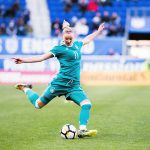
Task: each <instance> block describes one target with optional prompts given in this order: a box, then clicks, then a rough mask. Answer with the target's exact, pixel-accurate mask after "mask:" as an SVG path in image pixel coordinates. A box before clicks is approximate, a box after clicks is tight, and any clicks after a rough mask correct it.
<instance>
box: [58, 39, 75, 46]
mask: <svg viewBox="0 0 150 150" xmlns="http://www.w3.org/2000/svg"><path fill="white" fill-rule="evenodd" d="M73 44H74V41H73V42H72V44H71V45H70V46H67V45H66V44H65V42H64V41H63V40H62V41H61V42H60V45H61V46H62V45H64V46H67V47H72V46H73Z"/></svg>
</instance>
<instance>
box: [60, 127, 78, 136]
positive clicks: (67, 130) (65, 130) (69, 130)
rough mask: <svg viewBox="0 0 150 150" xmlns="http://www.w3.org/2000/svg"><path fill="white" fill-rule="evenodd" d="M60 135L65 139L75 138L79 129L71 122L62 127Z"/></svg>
mask: <svg viewBox="0 0 150 150" xmlns="http://www.w3.org/2000/svg"><path fill="white" fill-rule="evenodd" d="M60 135H61V137H62V138H64V139H74V138H75V137H76V136H77V129H76V127H75V126H73V125H71V124H65V125H64V126H63V127H62V128H61V131H60Z"/></svg>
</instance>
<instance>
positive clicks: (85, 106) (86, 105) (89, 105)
mask: <svg viewBox="0 0 150 150" xmlns="http://www.w3.org/2000/svg"><path fill="white" fill-rule="evenodd" d="M91 107H92V105H91V104H85V105H83V106H82V109H86V110H90V109H91Z"/></svg>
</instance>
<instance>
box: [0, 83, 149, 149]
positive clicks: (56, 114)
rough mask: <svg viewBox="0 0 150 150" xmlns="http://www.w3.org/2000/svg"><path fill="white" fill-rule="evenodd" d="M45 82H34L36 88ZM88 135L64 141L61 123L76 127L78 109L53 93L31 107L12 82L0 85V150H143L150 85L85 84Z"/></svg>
mask: <svg viewBox="0 0 150 150" xmlns="http://www.w3.org/2000/svg"><path fill="white" fill-rule="evenodd" d="M44 88H45V86H41V85H39V86H36V87H35V90H36V91H38V92H39V93H42V91H43V90H44ZM84 89H85V91H86V92H87V93H88V96H89V98H90V99H91V101H92V104H93V105H92V106H93V107H92V110H91V118H90V121H89V125H88V128H89V129H97V130H98V135H97V136H96V137H93V138H86V139H75V140H64V139H62V138H61V137H60V134H59V130H60V129H61V127H62V126H63V125H64V124H66V123H72V124H74V125H75V126H76V127H78V114H79V110H80V108H79V107H78V106H76V105H75V104H74V103H70V102H69V103H65V100H64V98H63V97H62V98H56V99H55V100H53V101H52V102H50V103H49V104H48V105H47V106H46V107H45V108H43V109H41V110H36V109H34V107H33V106H32V105H31V104H30V103H29V102H28V101H27V100H26V97H25V95H24V94H23V93H22V92H20V91H17V90H15V89H14V88H13V86H2V85H1V86H0V150H66V149H68V150H77V149H78V150H149V149H150V98H149V95H150V94H149V93H150V87H144V86H141V87H133V86H132V87H127V86H125V87H119V86H118V87H117V86H104V87H101V86H100V87H88V86H84Z"/></svg>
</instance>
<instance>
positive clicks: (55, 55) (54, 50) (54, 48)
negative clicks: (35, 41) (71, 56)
mask: <svg viewBox="0 0 150 150" xmlns="http://www.w3.org/2000/svg"><path fill="white" fill-rule="evenodd" d="M49 52H50V53H52V54H53V55H54V57H58V56H59V50H58V48H57V46H55V47H53V48H52V49H51V50H50V51H49Z"/></svg>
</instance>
